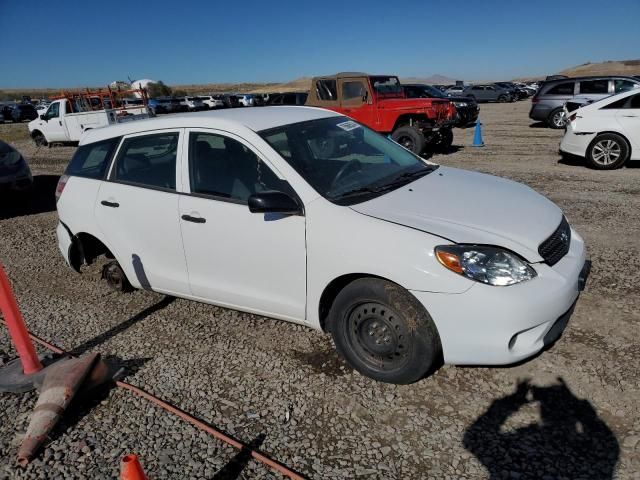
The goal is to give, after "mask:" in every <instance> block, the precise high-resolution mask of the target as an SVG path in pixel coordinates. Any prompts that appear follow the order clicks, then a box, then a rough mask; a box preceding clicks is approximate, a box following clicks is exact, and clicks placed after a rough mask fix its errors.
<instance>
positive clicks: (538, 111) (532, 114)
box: [529, 103, 552, 122]
mask: <svg viewBox="0 0 640 480" xmlns="http://www.w3.org/2000/svg"><path fill="white" fill-rule="evenodd" d="M551 110H552V108H551V107H549V106H547V105H544V104H541V103H534V104H533V105H531V110H529V118H530V119H531V120H536V121H538V122H546V121H547V119H548V118H549V114H550V113H551Z"/></svg>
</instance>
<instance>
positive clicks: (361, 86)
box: [338, 78, 376, 127]
mask: <svg viewBox="0 0 640 480" xmlns="http://www.w3.org/2000/svg"><path fill="white" fill-rule="evenodd" d="M338 88H339V89H340V93H341V95H340V99H341V100H340V106H341V107H342V111H343V112H344V114H345V115H347V116H348V117H351V118H353V119H354V120H356V121H358V122H360V123H363V124H364V125H368V126H369V127H373V126H375V124H376V109H375V107H374V106H373V97H372V93H371V92H370V91H369V82H368V80H367V79H366V78H343V79H339V81H338Z"/></svg>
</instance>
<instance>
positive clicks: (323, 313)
mask: <svg viewBox="0 0 640 480" xmlns="http://www.w3.org/2000/svg"><path fill="white" fill-rule="evenodd" d="M359 278H379V279H380V280H387V281H389V282H390V281H391V280H389V279H387V278H384V277H380V276H378V275H371V274H369V273H349V274H347V275H342V276H340V277H338V278H334V279H333V280H332V281H331V282H329V285H327V286H326V287H325V289H324V291H323V292H322V295H321V296H320V304H319V305H318V318H319V319H320V328H322V331H323V332H328V329H327V318H328V317H329V311H330V310H331V306H332V305H333V302H334V300H335V299H336V297H337V296H338V294H339V293H340V292H341V291H342V289H343V288H344V287H346V286H347V285H349V284H350V283H351V282H353V281H354V280H358V279H359ZM394 283H395V282H394Z"/></svg>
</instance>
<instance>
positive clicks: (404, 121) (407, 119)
mask: <svg viewBox="0 0 640 480" xmlns="http://www.w3.org/2000/svg"><path fill="white" fill-rule="evenodd" d="M428 121H429V119H428V118H427V117H426V116H425V115H418V114H415V113H408V114H405V115H400V116H399V117H398V118H397V119H396V123H395V125H394V126H393V131H395V130H396V129H397V128H400V127H403V126H405V125H410V124H412V123H413V122H417V123H419V124H424V123H427V122H428Z"/></svg>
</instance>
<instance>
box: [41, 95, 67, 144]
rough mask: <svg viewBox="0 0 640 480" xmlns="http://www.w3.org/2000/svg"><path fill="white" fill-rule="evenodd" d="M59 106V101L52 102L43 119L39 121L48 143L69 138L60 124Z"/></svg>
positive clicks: (60, 104)
mask: <svg viewBox="0 0 640 480" xmlns="http://www.w3.org/2000/svg"><path fill="white" fill-rule="evenodd" d="M61 106H62V103H61V102H53V103H52V104H51V105H49V108H48V109H47V111H46V112H45V114H44V120H40V121H39V124H40V125H42V128H43V131H45V132H46V134H45V137H46V139H47V141H48V142H49V143H51V142H66V141H67V140H69V138H68V137H67V129H66V128H65V127H64V125H63V124H62V114H61V112H60V108H61Z"/></svg>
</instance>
